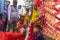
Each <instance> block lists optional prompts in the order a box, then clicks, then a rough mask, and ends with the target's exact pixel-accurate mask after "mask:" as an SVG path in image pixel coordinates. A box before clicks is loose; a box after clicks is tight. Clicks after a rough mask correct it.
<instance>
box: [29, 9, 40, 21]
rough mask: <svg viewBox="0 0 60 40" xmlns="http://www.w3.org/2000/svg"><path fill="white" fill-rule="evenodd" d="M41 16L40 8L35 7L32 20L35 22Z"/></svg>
mask: <svg viewBox="0 0 60 40" xmlns="http://www.w3.org/2000/svg"><path fill="white" fill-rule="evenodd" d="M38 18H39V10H35V9H33V14H32V18H31V20H30V22H35V21H36V20H37V19H38Z"/></svg>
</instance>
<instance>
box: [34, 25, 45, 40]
mask: <svg viewBox="0 0 60 40" xmlns="http://www.w3.org/2000/svg"><path fill="white" fill-rule="evenodd" d="M33 32H34V33H33V40H45V38H44V36H43V34H42V33H41V31H40V26H39V25H36V26H35V27H34V29H33Z"/></svg>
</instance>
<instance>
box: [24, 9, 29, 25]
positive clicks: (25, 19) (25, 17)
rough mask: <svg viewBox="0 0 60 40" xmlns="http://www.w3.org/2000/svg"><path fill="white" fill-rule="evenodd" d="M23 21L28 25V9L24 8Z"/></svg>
mask: <svg viewBox="0 0 60 40" xmlns="http://www.w3.org/2000/svg"><path fill="white" fill-rule="evenodd" d="M24 21H25V23H26V24H27V25H28V23H29V9H26V13H24Z"/></svg>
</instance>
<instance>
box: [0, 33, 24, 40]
mask: <svg viewBox="0 0 60 40" xmlns="http://www.w3.org/2000/svg"><path fill="white" fill-rule="evenodd" d="M22 38H23V39H22ZM16 39H19V40H24V36H23V35H22V33H12V32H0V40H16Z"/></svg>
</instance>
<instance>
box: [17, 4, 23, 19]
mask: <svg viewBox="0 0 60 40" xmlns="http://www.w3.org/2000/svg"><path fill="white" fill-rule="evenodd" d="M18 14H19V18H20V17H21V16H22V15H23V9H22V6H21V5H19V6H18Z"/></svg>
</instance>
